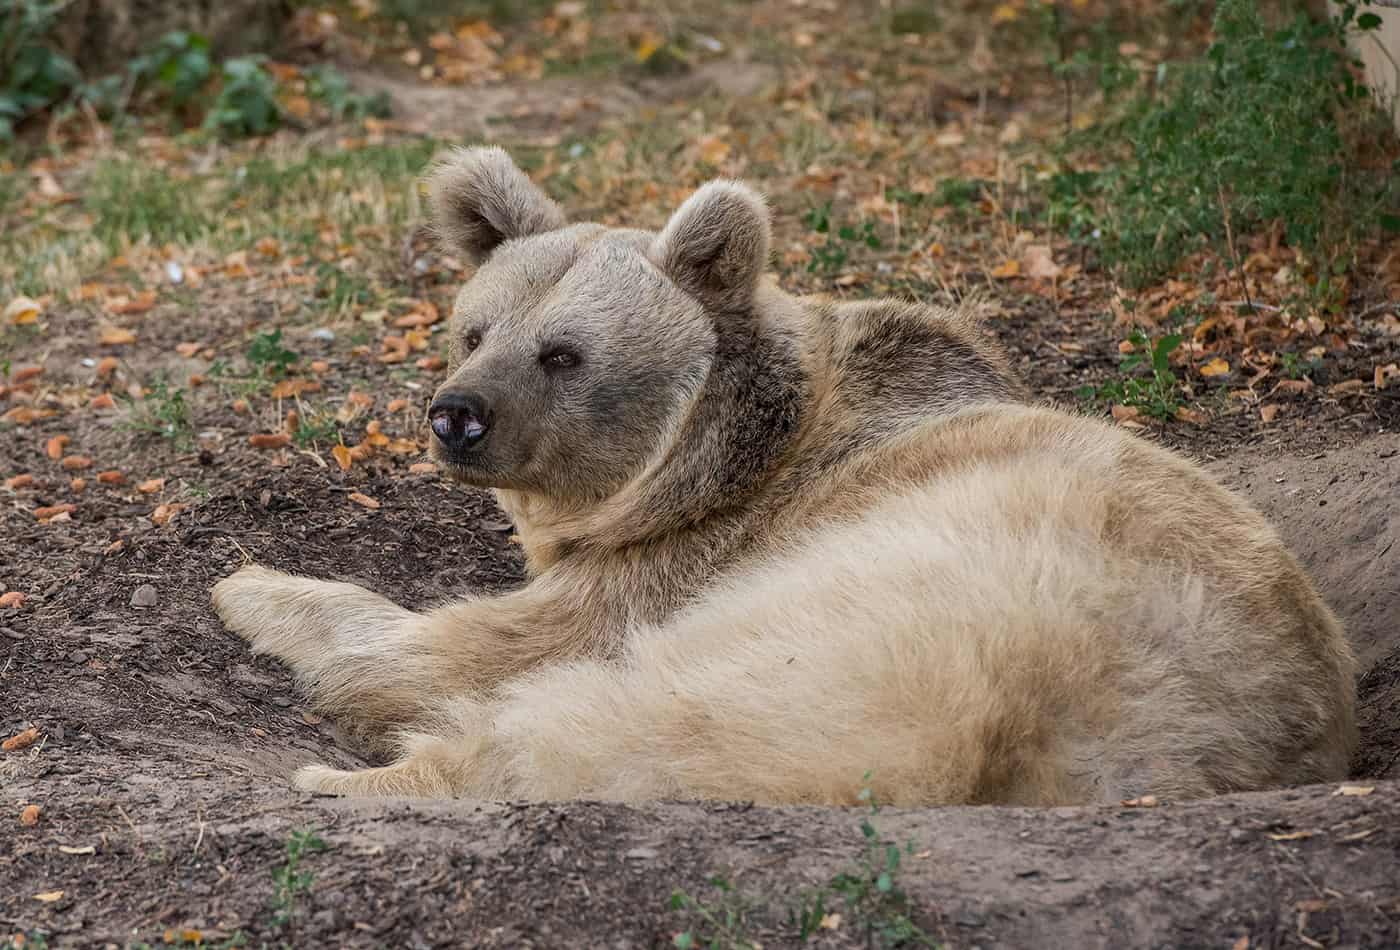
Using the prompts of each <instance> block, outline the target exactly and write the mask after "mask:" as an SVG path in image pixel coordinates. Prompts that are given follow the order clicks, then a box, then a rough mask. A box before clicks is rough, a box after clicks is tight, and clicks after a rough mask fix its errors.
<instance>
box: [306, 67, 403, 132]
mask: <svg viewBox="0 0 1400 950" xmlns="http://www.w3.org/2000/svg"><path fill="white" fill-rule="evenodd" d="M304 75H305V77H306V94H307V95H308V96H309V97H311V98H312V99H316V100H318V101H319V102H321V103H323V104H324V105H325V107H326V109H327V110H328V111H329V112H330V114H331V118H332V119H335V120H337V121H341V120H345V119H363V118H366V117H367V116H375V117H378V118H384V117H386V116H388V115H389V111H390V110H389V96H388V93H385V92H383V91H380V92H376V93H374V94H372V95H365V94H364V93H358V92H355V90H354V89H353V88H352V87H351V85H350V80H348V79H346V78H345V75H344V74H343V73H341V72H340V70H338V69H336V68H335V67H334V66H331V65H330V64H323V65H318V66H312V67H310V68H308V69H307V70H306V72H305V74H304Z"/></svg>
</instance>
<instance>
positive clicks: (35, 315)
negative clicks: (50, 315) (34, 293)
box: [4, 297, 44, 326]
mask: <svg viewBox="0 0 1400 950" xmlns="http://www.w3.org/2000/svg"><path fill="white" fill-rule="evenodd" d="M43 312H44V308H43V307H41V306H39V302H38V301H37V300H33V299H31V298H29V297H16V298H15V299H14V300H11V301H10V302H9V303H8V304H7V305H6V306H5V317H4V319H5V322H6V323H9V324H13V325H14V326H22V325H24V324H26V323H36V322H38V320H39V314H41V313H43Z"/></svg>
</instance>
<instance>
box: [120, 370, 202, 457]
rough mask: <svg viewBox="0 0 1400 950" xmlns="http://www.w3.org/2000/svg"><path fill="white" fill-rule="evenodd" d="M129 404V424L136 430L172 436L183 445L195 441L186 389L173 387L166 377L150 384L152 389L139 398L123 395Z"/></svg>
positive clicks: (177, 442) (164, 437)
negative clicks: (166, 380)
mask: <svg viewBox="0 0 1400 950" xmlns="http://www.w3.org/2000/svg"><path fill="white" fill-rule="evenodd" d="M122 398H123V399H125V400H126V401H127V402H128V403H129V404H130V413H129V415H128V418H127V421H126V423H125V424H126V426H127V427H128V428H130V429H132V430H134V431H136V432H146V433H149V434H151V435H158V436H160V437H161V438H163V439H169V440H170V441H171V442H172V443H173V444H175V445H176V446H177V447H180V448H186V447H188V446H189V445H191V444H192V443H193V441H194V417H193V415H192V414H191V412H190V406H189V403H187V402H186V401H185V392H184V390H182V389H180V388H178V387H172V386H170V385H169V384H168V383H166V382H165V381H164V380H161V381H158V382H156V383H155V384H154V385H153V386H151V390H150V392H148V393H146V395H145V396H144V397H143V398H142V399H140V400H139V401H138V400H134V399H130V398H129V397H125V396H124V397H122Z"/></svg>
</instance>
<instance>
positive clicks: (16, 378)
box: [10, 366, 44, 385]
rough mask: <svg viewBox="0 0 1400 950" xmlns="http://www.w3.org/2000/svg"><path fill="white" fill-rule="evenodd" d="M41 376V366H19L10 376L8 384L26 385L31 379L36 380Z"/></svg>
mask: <svg viewBox="0 0 1400 950" xmlns="http://www.w3.org/2000/svg"><path fill="white" fill-rule="evenodd" d="M43 375H44V367H42V366H21V367H20V368H19V369H17V370H15V371H14V372H13V373H12V374H11V375H10V382H12V383H15V384H16V385H18V384H19V383H27V382H29V381H30V380H31V379H38V378H39V377H40V376H43Z"/></svg>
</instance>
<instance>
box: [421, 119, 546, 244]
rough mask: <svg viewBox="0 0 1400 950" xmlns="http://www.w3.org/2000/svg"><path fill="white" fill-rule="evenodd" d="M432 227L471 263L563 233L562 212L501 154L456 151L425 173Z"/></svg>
mask: <svg viewBox="0 0 1400 950" xmlns="http://www.w3.org/2000/svg"><path fill="white" fill-rule="evenodd" d="M428 208H429V212H430V214H431V217H432V222H433V228H434V229H435V230H436V231H437V232H438V234H439V235H440V236H441V237H442V240H443V242H444V243H445V244H446V245H447V246H448V247H449V248H451V249H452V250H453V251H454V252H457V253H463V254H466V255H467V257H468V258H470V259H471V261H472V262H473V263H475V264H480V263H481V262H482V261H484V260H486V258H488V257H490V256H491V252H492V251H494V250H495V249H496V248H497V247H498V246H499V245H501V244H504V243H505V242H506V241H509V240H512V239H514V238H521V237H529V236H530V235H532V234H542V233H544V232H545V231H553V230H555V229H556V228H562V227H563V226H564V225H565V224H566V223H568V222H567V220H566V219H565V217H564V212H563V211H562V210H561V209H560V207H559V206H558V205H557V204H555V203H554V202H553V201H551V200H550V198H549V196H548V195H546V194H545V193H544V192H543V191H541V190H540V189H539V188H538V187H537V186H536V185H535V183H534V182H532V181H531V180H530V179H529V177H528V176H526V174H525V173H524V172H522V171H521V170H520V169H519V168H517V167H516V165H515V162H513V161H511V160H510V156H509V155H507V154H506V152H505V150H504V149H501V148H496V147H494V146H492V147H489V148H487V147H478V148H454V149H453V150H452V151H451V152H449V153H448V154H447V156H446V157H444V158H441V159H439V160H438V161H437V162H436V163H435V164H434V166H433V169H432V171H431V172H429V173H428Z"/></svg>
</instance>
